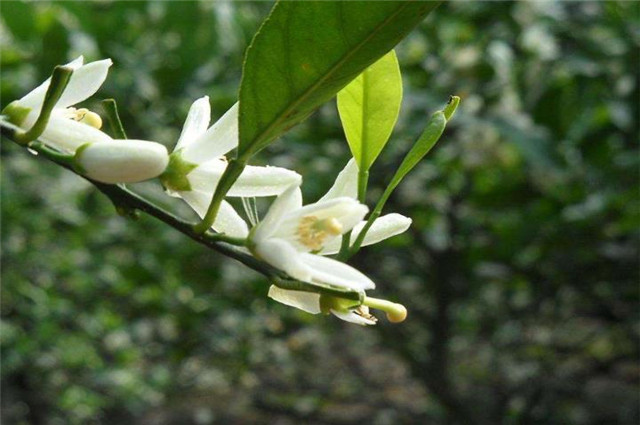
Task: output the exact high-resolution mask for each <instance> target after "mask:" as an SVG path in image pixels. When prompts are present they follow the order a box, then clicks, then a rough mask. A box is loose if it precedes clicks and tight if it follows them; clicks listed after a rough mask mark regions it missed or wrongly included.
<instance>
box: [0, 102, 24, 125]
mask: <svg viewBox="0 0 640 425" xmlns="http://www.w3.org/2000/svg"><path fill="white" fill-rule="evenodd" d="M29 112H31V108H27V107H25V106H21V105H20V104H19V103H18V101H17V100H16V101H13V102H11V103H10V104H8V105H7V106H6V108H4V109H3V110H2V115H5V116H6V117H7V120H8V121H9V122H10V123H11V124H14V125H17V126H21V125H22V123H23V122H24V120H25V119H26V118H27V115H29Z"/></svg>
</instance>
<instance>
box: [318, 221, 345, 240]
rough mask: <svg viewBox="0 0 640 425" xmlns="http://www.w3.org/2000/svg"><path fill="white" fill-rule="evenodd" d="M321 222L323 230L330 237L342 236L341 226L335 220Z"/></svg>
mask: <svg viewBox="0 0 640 425" xmlns="http://www.w3.org/2000/svg"><path fill="white" fill-rule="evenodd" d="M321 221H322V225H323V226H324V228H325V230H326V231H327V233H329V234H330V235H333V236H338V235H341V234H342V224H340V222H339V221H338V220H337V219H336V218H333V217H331V218H327V219H325V220H321Z"/></svg>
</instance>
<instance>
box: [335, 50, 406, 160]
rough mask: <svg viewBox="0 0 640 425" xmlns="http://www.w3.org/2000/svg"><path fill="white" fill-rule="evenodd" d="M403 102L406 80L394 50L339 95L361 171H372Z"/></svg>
mask: <svg viewBox="0 0 640 425" xmlns="http://www.w3.org/2000/svg"><path fill="white" fill-rule="evenodd" d="M401 102H402V77H401V76H400V67H399V66H398V59H397V58H396V54H395V52H394V51H393V50H392V51H390V52H389V53H387V54H386V55H384V56H383V57H382V59H380V60H379V61H377V62H376V63H374V64H373V65H371V66H370V67H369V68H367V69H366V70H365V71H364V72H363V73H362V74H360V75H358V77H356V79H355V80H353V81H352V82H350V83H349V84H348V85H347V86H346V87H345V88H343V89H342V90H340V92H339V93H338V112H339V114H340V121H342V127H344V133H345V135H346V136H347V142H349V147H350V148H351V153H352V154H353V157H354V158H355V159H356V162H357V163H358V168H359V169H360V170H365V171H367V170H369V168H370V167H371V164H373V162H374V161H375V160H376V158H377V157H378V155H379V154H380V152H381V151H382V148H384V145H385V144H386V143H387V141H388V140H389V136H391V131H392V130H393V127H394V125H395V124H396V120H397V119H398V114H399V113H400V103H401Z"/></svg>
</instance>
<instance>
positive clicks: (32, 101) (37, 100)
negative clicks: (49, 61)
mask: <svg viewBox="0 0 640 425" xmlns="http://www.w3.org/2000/svg"><path fill="white" fill-rule="evenodd" d="M83 63H84V57H83V56H79V57H77V58H76V59H74V60H72V61H71V62H69V63H68V64H66V65H65V66H66V67H69V68H71V69H73V70H74V71H76V70H77V69H78V68H80V67H81V66H82V64H83ZM49 84H51V77H49V78H47V80H46V81H45V82H44V83H42V84H40V85H39V86H38V87H36V88H35V89H33V90H31V91H30V92H29V93H27V94H26V95H25V96H23V97H22V98H21V99H20V100H19V101H18V102H19V104H20V106H24V107H25V108H31V109H37V113H39V112H40V108H41V107H42V102H44V95H45V94H46V93H47V90H48V89H49Z"/></svg>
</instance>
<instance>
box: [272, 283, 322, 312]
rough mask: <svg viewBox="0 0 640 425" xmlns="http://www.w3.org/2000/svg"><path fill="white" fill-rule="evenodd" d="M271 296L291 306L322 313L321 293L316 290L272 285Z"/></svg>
mask: <svg viewBox="0 0 640 425" xmlns="http://www.w3.org/2000/svg"><path fill="white" fill-rule="evenodd" d="M269 298H271V299H274V300H276V301H278V302H280V303H282V304H285V305H288V306H289V307H295V308H299V309H300V310H303V311H306V312H307V313H311V314H318V313H320V311H321V310H320V294H316V293H314V292H304V291H292V290H290V289H282V288H278V287H277V286H275V285H271V287H270V288H269Z"/></svg>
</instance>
